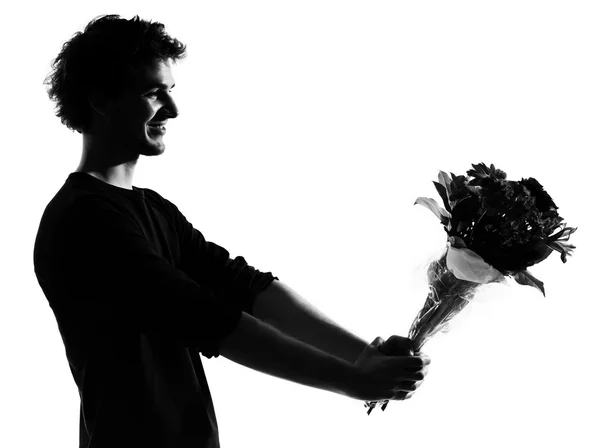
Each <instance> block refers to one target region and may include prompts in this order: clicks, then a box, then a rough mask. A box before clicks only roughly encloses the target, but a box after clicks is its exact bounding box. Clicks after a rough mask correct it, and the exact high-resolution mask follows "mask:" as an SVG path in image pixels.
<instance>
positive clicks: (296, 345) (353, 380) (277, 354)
mask: <svg viewBox="0 0 600 448" xmlns="http://www.w3.org/2000/svg"><path fill="white" fill-rule="evenodd" d="M380 342H383V341H382V340H380V338H377V340H376V341H374V342H373V344H371V345H368V346H367V349H366V350H364V351H363V353H362V355H361V357H360V359H359V362H357V363H350V362H348V361H345V360H343V359H340V358H338V357H336V356H333V355H331V354H329V353H326V352H324V351H321V350H319V349H318V348H316V347H314V346H312V345H309V344H306V343H304V342H302V341H299V340H298V339H295V338H293V337H291V336H288V335H287V334H285V333H283V332H281V331H279V330H277V329H276V328H275V327H273V326H271V325H269V324H267V323H266V322H263V321H261V320H259V319H256V318H255V317H253V316H251V315H250V314H247V313H244V312H242V315H241V318H240V320H239V322H238V324H237V325H236V327H235V328H234V330H233V331H232V332H231V333H230V334H229V335H227V336H226V337H225V338H224V339H223V340H222V341H221V344H220V352H221V354H222V355H223V356H224V357H226V358H228V359H230V360H232V361H234V362H236V363H238V364H241V365H243V366H246V367H249V368H251V369H254V370H257V371H259V372H262V373H266V374H269V375H273V376H276V377H278V378H282V379H286V380H289V381H293V382H295V383H299V384H303V385H306V386H311V387H316V388H318V389H323V390H328V391H330V392H335V393H338V394H341V395H344V396H347V397H350V398H354V399H357V400H375V401H377V400H387V399H391V400H402V399H404V398H405V397H406V394H407V393H408V392H412V391H414V390H415V389H416V388H417V387H418V384H417V381H421V380H422V379H423V377H424V373H423V372H422V370H423V369H424V368H425V366H426V364H427V363H428V360H425V359H421V358H418V357H389V356H386V355H384V354H382V353H381V352H380V351H379V350H378V348H377V345H378V343H380Z"/></svg>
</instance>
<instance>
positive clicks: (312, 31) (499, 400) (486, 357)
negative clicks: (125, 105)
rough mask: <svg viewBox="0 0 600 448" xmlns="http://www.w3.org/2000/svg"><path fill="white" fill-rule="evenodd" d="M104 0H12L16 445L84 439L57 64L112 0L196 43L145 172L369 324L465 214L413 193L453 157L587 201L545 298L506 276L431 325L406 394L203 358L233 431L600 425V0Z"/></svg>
mask: <svg viewBox="0 0 600 448" xmlns="http://www.w3.org/2000/svg"><path fill="white" fill-rule="evenodd" d="M103 3H104V6H102V7H100V6H97V2H94V3H93V4H91V5H90V6H86V4H85V3H83V2H79V1H73V2H67V1H64V0H57V1H55V2H48V3H43V4H42V3H41V2H40V3H39V5H37V6H32V5H31V4H29V3H27V2H12V3H11V6H9V7H4V8H8V13H7V14H6V15H4V14H3V16H4V17H3V18H4V21H3V22H4V23H3V26H2V31H1V33H2V42H3V44H2V45H3V50H2V52H3V56H4V57H3V68H2V71H1V73H0V76H1V77H2V79H1V82H2V86H3V89H2V93H3V94H2V102H1V105H2V107H1V108H0V113H1V114H2V145H1V146H2V168H3V169H2V176H1V177H0V182H1V183H2V185H1V190H0V191H1V194H2V205H3V206H2V219H1V220H0V226H1V233H0V235H1V238H2V242H1V244H2V246H1V247H2V253H3V256H2V257H1V258H0V263H2V281H1V283H0V288H1V291H0V298H1V299H0V300H1V306H2V309H1V310H0V349H1V353H2V359H3V363H2V369H1V370H0V375H1V377H0V378H1V381H0V396H1V399H0V403H1V404H0V411H1V413H2V415H1V416H0V417H1V419H0V421H1V422H2V423H1V428H0V446H3V447H7V448H8V447H10V448H21V447H23V448H25V447H27V448H29V447H36V446H44V447H76V446H78V424H79V422H78V419H79V395H78V392H77V388H76V386H75V383H74V382H73V379H72V377H71V373H70V370H69V367H68V363H67V360H66V357H65V353H64V346H63V345H62V340H61V338H60V333H59V332H58V328H57V326H56V321H55V320H54V315H53V313H52V311H51V309H50V308H49V306H48V303H47V301H46V298H45V297H44V295H43V293H42V290H41V289H40V287H39V285H38V284H37V280H36V278H35V275H34V271H33V243H34V239H35V235H36V232H37V228H38V225H39V219H40V217H41V214H42V212H43V210H44V207H45V206H46V204H47V203H48V201H49V200H50V199H51V198H52V197H53V196H54V194H55V193H56V192H57V191H58V189H59V188H60V187H61V186H62V185H63V183H64V181H65V180H66V178H67V176H68V174H69V173H70V172H72V171H74V170H75V168H76V167H77V165H78V163H79V158H80V154H81V136H80V135H79V134H77V133H72V132H70V131H69V130H68V129H67V128H66V127H64V126H63V125H62V124H61V123H60V120H59V119H58V118H56V117H55V116H54V109H53V108H54V105H53V103H51V102H50V100H49V99H48V97H47V95H46V91H45V87H44V86H43V84H42V82H43V80H44V78H45V77H46V75H47V74H48V73H49V72H50V62H51V60H52V59H53V58H54V57H55V56H56V55H57V54H58V52H59V51H60V48H61V46H62V44H63V42H65V41H66V40H68V39H70V38H71V37H72V35H73V34H74V33H75V32H76V31H82V30H83V28H84V27H85V25H86V24H87V23H88V22H89V21H90V20H92V19H93V18H95V17H96V16H99V15H102V14H120V15H121V16H123V17H124V18H126V19H130V18H131V17H133V16H134V15H136V14H139V15H140V16H141V17H142V18H144V19H152V20H155V21H160V22H162V23H164V24H165V25H166V26H167V31H168V32H169V33H170V34H171V35H172V36H174V37H176V38H178V39H180V40H181V41H183V42H184V43H186V44H187V45H188V58H187V59H186V60H184V61H182V62H180V63H179V64H177V65H176V66H175V67H174V69H173V75H174V78H175V80H176V83H177V87H176V88H175V89H174V91H173V93H174V96H175V100H176V101H177V102H178V105H179V108H180V116H179V117H178V118H177V119H176V120H173V121H172V122H171V123H170V124H169V128H168V132H167V134H166V136H165V137H164V141H165V142H166V145H167V149H166V152H165V153H164V154H163V155H162V156H160V157H155V158H152V159H150V158H142V159H141V160H140V162H139V164H138V168H137V172H136V175H135V179H134V185H136V186H138V187H148V188H152V189H154V190H156V191H158V192H159V193H161V194H162V195H163V196H164V197H166V198H168V199H170V200H171V201H173V202H174V203H176V204H177V205H178V207H179V208H180V210H181V211H182V212H183V213H184V214H185V215H186V217H187V218H188V219H189V220H190V221H191V222H192V223H193V224H194V225H195V227H196V228H198V229H199V230H200V231H201V232H202V233H203V234H204V235H205V237H206V238H207V239H209V240H211V241H214V242H217V243H218V244H220V245H222V246H224V247H226V248H227V249H228V250H229V251H230V252H231V254H232V255H233V256H236V255H242V256H244V257H245V258H246V260H247V261H248V262H249V263H250V264H251V265H253V266H255V267H257V268H259V269H261V270H264V271H272V272H273V273H274V274H275V275H277V276H278V277H279V278H280V279H281V280H282V281H284V282H285V283H287V284H289V285H290V286H292V287H293V288H294V289H296V290H297V291H299V292H300V293H301V294H302V295H304V296H305V297H306V298H308V299H309V300H310V301H311V302H312V303H313V304H315V305H316V306H317V307H318V308H320V309H321V310H322V311H324V312H325V313H326V314H328V315H330V316H331V317H332V318H333V319H335V320H337V321H338V322H339V323H340V324H342V325H343V326H345V327H347V328H348V329H349V330H351V331H353V332H355V333H356V334H357V335H359V336H360V337H362V338H364V339H365V340H368V341H369V342H370V341H372V340H373V339H374V338H375V337H376V336H378V335H380V336H382V337H384V338H387V337H388V336H390V335H392V334H399V335H406V333H407V332H408V328H409V326H410V324H411V322H412V319H413V317H414V316H415V314H416V312H417V311H418V310H419V309H420V307H421V305H422V303H423V300H424V298H425V295H426V284H425V278H424V267H425V264H426V263H427V261H428V260H430V259H432V258H433V257H434V256H435V255H436V254H437V252H439V251H440V250H441V249H443V246H444V244H445V235H444V232H443V229H442V226H441V225H440V224H439V223H438V221H437V219H436V218H435V217H434V216H433V214H431V213H430V212H429V211H428V210H426V209H425V208H423V207H420V206H414V205H413V203H414V201H415V199H416V198H417V197H418V196H427V197H432V198H436V199H437V193H436V191H435V189H434V186H433V184H432V183H431V181H432V180H434V179H436V177H437V173H438V171H439V170H444V171H452V172H454V173H455V174H464V173H465V172H466V170H467V169H469V168H470V164H471V163H479V162H484V163H487V164H490V163H494V164H495V165H496V166H497V167H499V168H501V169H502V170H504V171H506V172H507V173H508V177H509V179H513V180H519V179H521V178H522V177H535V178H537V179H538V180H539V181H540V182H541V183H542V184H543V185H544V186H545V188H546V189H547V190H548V192H549V193H550V194H551V196H552V197H553V199H554V200H555V202H556V203H557V204H558V206H559V207H560V210H559V212H560V214H561V215H562V216H563V217H564V218H565V220H566V222H567V223H568V224H569V225H571V226H575V227H579V229H578V231H577V232H576V233H575V234H574V235H573V237H572V238H571V242H572V243H573V244H576V245H577V249H576V251H575V254H574V256H573V257H572V258H570V259H569V261H568V262H567V263H566V264H563V263H561V261H560V257H559V256H558V254H556V255H553V256H552V257H551V258H549V259H548V260H546V261H545V262H544V263H542V264H540V265H539V266H535V267H534V268H532V269H531V272H532V273H533V274H534V275H536V276H537V277H539V278H540V279H541V280H543V281H544V282H545V285H546V290H547V295H546V297H545V298H544V297H543V296H542V295H541V294H540V293H538V292H537V291H536V290H534V289H533V288H529V287H524V286H518V285H516V284H514V283H512V284H511V286H501V285H495V286H492V287H490V288H488V289H487V290H486V291H485V292H483V293H482V294H480V295H479V296H478V298H477V300H476V302H474V303H473V304H472V305H471V306H470V308H469V309H467V310H466V311H464V314H463V315H461V316H459V317H458V318H457V319H456V320H455V323H454V325H453V326H452V328H451V331H450V332H449V333H448V334H442V335H439V336H438V337H437V338H436V339H434V340H432V341H431V342H430V343H428V344H427V345H426V347H425V349H424V351H425V352H426V353H427V354H429V355H430V357H431V358H432V363H431V366H430V370H429V375H428V376H427V378H426V381H425V382H424V383H423V385H422V387H421V388H420V389H419V390H418V392H417V393H416V394H415V395H414V397H413V398H412V399H410V400H408V401H406V402H395V403H391V404H390V406H389V407H388V408H387V410H386V411H385V412H381V411H380V410H379V409H377V410H375V411H374V412H373V413H372V414H371V415H370V416H369V417H367V415H366V412H365V409H364V408H363V406H362V403H361V402H359V401H354V400H350V399H348V398H345V397H342V396H339V395H335V394H332V393H329V392H324V391H321V390H318V389H311V388H307V387H304V386H300V385H297V384H295V383H291V382H287V381H283V380H280V379H277V378H274V377H270V376H266V375H263V374H260V373H258V372H255V371H252V370H249V369H246V368H244V367H241V366H238V365H237V364H234V363H232V362H230V361H228V360H227V359H225V358H222V357H220V358H218V359H211V360H207V359H206V358H203V362H204V365H205V368H206V371H207V377H208V380H209V383H210V386H211V390H212V394H213V398H214V401H215V407H216V412H217V417H218V420H219V426H220V431H221V442H222V446H223V447H224V448H235V447H241V446H252V447H254V446H256V447H264V448H268V447H286V448H295V447H330V446H342V447H351V448H353V447H365V446H373V447H375V446H376V447H379V448H384V447H407V446H418V447H439V446H446V447H459V446H460V447H462V448H468V447H506V446H511V447H542V446H543V447H575V446H576V447H595V446H599V445H600V444H599V441H598V432H597V427H596V425H597V419H598V412H597V406H598V399H599V398H600V394H599V388H598V384H597V383H598V378H599V377H600V369H599V363H598V355H597V353H598V342H599V338H598V331H597V330H596V328H597V318H598V315H599V312H600V307H599V305H598V301H599V299H600V294H599V293H598V286H597V283H596V281H597V278H598V272H599V271H598V268H597V254H598V249H599V247H598V240H597V236H596V235H595V233H594V232H595V231H597V226H598V217H599V216H598V215H599V214H598V211H597V210H598V209H597V207H598V205H597V185H598V177H597V168H596V164H595V160H596V157H595V154H596V152H597V151H598V148H599V140H600V138H599V133H598V125H599V119H600V106H599V105H600V87H599V86H600V81H599V80H600V64H599V56H598V55H599V50H600V48H599V47H600V28H599V27H598V23H599V22H600V14H599V9H598V7H597V6H596V5H597V3H596V2H593V1H589V2H584V1H570V2H556V1H526V0H519V1H504V2H488V1H443V2H442V1H423V2H406V1H404V2H403V1H370V2H367V1H362V2H358V1H343V2H342V1H327V0H320V1H306V0H305V1H302V2H299V1H298V2H291V1H270V2H267V1H221V2H208V1H196V2H183V1H173V0H172V1H169V2H152V1H146V2H141V1H128V2H124V1H105V2H103ZM190 5H194V6H190Z"/></svg>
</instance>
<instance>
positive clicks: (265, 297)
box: [252, 280, 369, 363]
mask: <svg viewBox="0 0 600 448" xmlns="http://www.w3.org/2000/svg"><path fill="white" fill-rule="evenodd" d="M252 314H253V316H254V317H256V318H257V319H260V320H262V321H264V322H266V323H268V324H270V325H272V326H273V327H275V328H277V329H278V330H280V331H281V332H283V333H285V334H287V335H289V336H292V337H294V338H296V339H298V340H300V341H302V342H305V343H306V344H310V345H312V346H314V347H316V348H318V349H320V350H322V351H324V352H326V353H330V354H332V355H334V356H336V357H338V358H341V359H343V360H346V361H348V362H350V363H354V362H355V361H356V360H357V359H358V357H359V356H360V354H361V353H362V351H363V350H364V349H365V348H366V347H367V346H368V345H369V343H368V342H367V341H365V340H363V339H361V338H359V337H358V336H355V335H354V334H352V333H350V332H349V331H348V330H346V329H344V328H342V327H341V326H339V325H338V324H336V323H335V322H334V321H333V320H331V319H329V318H328V317H327V316H325V315H324V314H323V313H321V312H320V311H319V310H317V309H316V308H315V307H314V306H312V305H311V304H310V303H308V301H306V299H304V298H303V297H301V296H300V295H299V294H298V293H297V292H296V291H294V290H293V289H292V288H290V287H289V286H287V285H285V284H284V283H283V282H281V281H278V280H274V281H273V282H272V283H271V284H270V285H269V286H268V287H267V288H265V289H264V290H263V291H261V292H260V293H259V294H258V295H257V297H256V300H255V302H254V306H253V311H252Z"/></svg>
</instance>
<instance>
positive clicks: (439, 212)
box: [415, 197, 451, 225]
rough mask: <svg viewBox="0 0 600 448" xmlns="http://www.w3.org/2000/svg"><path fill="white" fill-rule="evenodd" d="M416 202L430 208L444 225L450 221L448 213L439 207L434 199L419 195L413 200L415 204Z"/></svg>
mask: <svg viewBox="0 0 600 448" xmlns="http://www.w3.org/2000/svg"><path fill="white" fill-rule="evenodd" d="M416 204H419V205H422V206H423V207H427V208H428V209H429V210H431V211H432V212H433V214H434V215H435V216H437V217H438V219H439V220H440V221H441V222H442V224H444V225H446V224H448V222H449V221H450V218H451V215H450V213H448V212H447V211H446V210H444V209H443V208H442V207H440V205H439V204H438V203H437V202H435V200H434V199H431V198H423V197H420V198H417V200H416V201H415V205H416Z"/></svg>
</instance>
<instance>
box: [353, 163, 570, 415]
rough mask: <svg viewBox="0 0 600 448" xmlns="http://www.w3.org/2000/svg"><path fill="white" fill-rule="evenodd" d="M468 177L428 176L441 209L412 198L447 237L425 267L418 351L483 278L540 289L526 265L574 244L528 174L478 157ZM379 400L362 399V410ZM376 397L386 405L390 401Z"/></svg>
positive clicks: (413, 331)
mask: <svg viewBox="0 0 600 448" xmlns="http://www.w3.org/2000/svg"><path fill="white" fill-rule="evenodd" d="M472 167H473V169H472V170H469V171H467V176H455V175H454V174H453V173H450V176H448V174H447V173H445V172H443V171H441V172H440V173H439V176H438V182H435V181H434V182H433V183H434V185H435V188H436V189H437V192H438V193H439V195H440V196H441V198H442V201H443V204H444V207H441V206H440V205H439V204H438V203H437V202H436V201H435V200H433V199H431V198H424V197H420V198H418V199H417V200H416V202H415V204H420V205H423V206H425V207H427V208H428V209H429V210H431V211H432V212H433V213H434V214H435V215H436V216H437V217H438V219H439V220H440V221H441V223H442V225H443V226H444V228H445V231H446V234H447V237H448V241H447V244H446V250H445V252H444V254H443V255H442V256H441V258H440V259H439V260H437V261H434V262H432V263H431V264H430V265H429V267H428V269H427V276H428V280H429V294H428V296H427V299H426V300H425V305H424V306H423V308H422V309H421V311H420V312H419V313H418V315H417V317H416V318H415V320H414V321H413V323H412V325H411V327H410V330H409V333H408V337H409V338H410V339H411V341H412V344H413V350H414V352H415V353H418V352H419V351H420V350H421V348H422V347H423V345H424V344H425V342H427V341H428V340H429V339H430V338H431V337H432V336H434V335H435V334H436V333H438V332H439V331H444V330H447V325H448V322H449V321H450V319H452V318H453V317H454V316H456V315H457V314H458V313H459V312H460V311H461V310H462V309H463V308H464V307H465V306H466V305H467V304H468V303H469V302H470V300H471V299H472V298H473V296H474V295H475V293H476V290H477V288H478V287H479V286H480V285H482V284H488V283H493V282H505V281H506V279H505V277H506V276H510V277H512V278H513V279H514V280H515V281H516V282H517V283H519V284H521V285H527V286H532V287H534V288H536V289H538V290H539V291H541V293H542V294H544V296H545V295H546V294H545V291H544V284H543V283H542V282H541V281H540V280H538V279H537V278H535V277H534V276H533V275H531V273H530V272H529V271H528V270H527V268H528V267H530V266H533V265H535V264H537V263H539V262H541V261H543V260H545V259H546V258H547V257H548V256H549V255H550V254H551V253H552V252H553V251H556V252H559V253H560V256H561V260H562V262H563V263H566V261H567V256H569V255H571V252H572V251H573V249H575V246H573V245H571V244H566V241H568V239H569V237H570V235H571V234H572V233H573V232H575V230H577V228H573V227H567V226H566V224H564V223H563V222H562V221H563V218H561V217H560V216H559V215H558V213H557V211H556V210H557V209H558V207H557V206H556V204H555V203H554V202H553V201H552V198H551V197H550V195H548V193H547V192H546V191H545V190H544V188H543V187H542V185H540V183H539V182H538V181H537V180H535V179H534V178H528V179H521V181H509V180H506V173H505V172H504V171H501V170H499V169H496V168H495V167H494V165H493V164H492V165H491V166H490V167H489V168H488V167H487V166H486V165H485V164H483V163H480V164H478V165H472ZM377 403H378V402H367V403H366V404H365V406H366V407H367V408H369V409H368V412H367V413H368V414H370V413H371V411H372V410H373V408H374V407H375V406H376V404H377ZM381 403H382V410H385V407H386V406H387V403H388V401H387V400H385V401H383V402H381Z"/></svg>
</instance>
